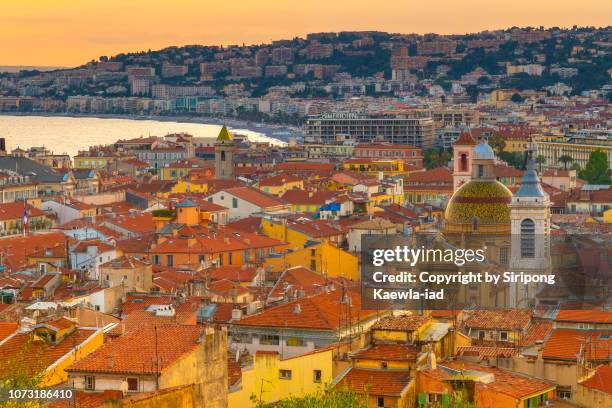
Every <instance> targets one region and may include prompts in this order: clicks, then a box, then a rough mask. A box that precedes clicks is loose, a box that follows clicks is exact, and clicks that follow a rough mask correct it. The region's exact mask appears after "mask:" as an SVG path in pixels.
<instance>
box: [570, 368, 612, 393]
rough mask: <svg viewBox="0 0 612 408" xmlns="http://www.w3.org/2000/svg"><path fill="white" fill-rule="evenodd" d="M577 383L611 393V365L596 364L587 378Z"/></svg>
mask: <svg viewBox="0 0 612 408" xmlns="http://www.w3.org/2000/svg"><path fill="white" fill-rule="evenodd" d="M578 384H580V385H582V386H583V387H587V388H592V389H595V390H599V391H601V392H604V393H606V394H608V395H612V366H609V365H600V366H597V368H596V369H595V370H594V371H593V373H592V374H591V375H590V376H589V377H588V378H587V379H585V380H582V381H579V382H578Z"/></svg>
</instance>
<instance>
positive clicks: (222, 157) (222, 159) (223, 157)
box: [221, 150, 225, 161]
mask: <svg viewBox="0 0 612 408" xmlns="http://www.w3.org/2000/svg"><path fill="white" fill-rule="evenodd" d="M221 161H225V150H221Z"/></svg>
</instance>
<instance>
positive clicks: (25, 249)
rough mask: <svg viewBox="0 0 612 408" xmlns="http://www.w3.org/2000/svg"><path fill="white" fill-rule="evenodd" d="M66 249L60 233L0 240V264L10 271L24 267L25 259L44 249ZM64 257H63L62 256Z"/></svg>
mask: <svg viewBox="0 0 612 408" xmlns="http://www.w3.org/2000/svg"><path fill="white" fill-rule="evenodd" d="M55 247H61V248H63V249H64V254H65V248H66V236H65V235H64V234H63V233H61V232H57V233H49V234H30V235H28V236H27V237H22V236H17V237H9V238H3V239H0V253H2V263H3V264H4V265H5V266H7V267H9V268H10V269H11V270H12V271H17V270H19V269H21V268H23V267H25V266H26V265H27V263H28V261H27V258H28V257H29V256H32V255H34V254H36V253H44V251H45V250H46V249H49V248H55ZM64 256H65V255H64Z"/></svg>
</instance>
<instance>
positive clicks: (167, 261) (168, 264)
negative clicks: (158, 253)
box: [166, 255, 174, 266]
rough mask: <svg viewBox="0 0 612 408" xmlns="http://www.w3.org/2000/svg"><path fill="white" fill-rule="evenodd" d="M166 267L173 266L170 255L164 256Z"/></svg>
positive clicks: (172, 258) (172, 259)
mask: <svg viewBox="0 0 612 408" xmlns="http://www.w3.org/2000/svg"><path fill="white" fill-rule="evenodd" d="M166 265H167V266H173V265H174V257H173V256H172V255H168V256H166Z"/></svg>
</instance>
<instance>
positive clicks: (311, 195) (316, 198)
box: [281, 189, 334, 205]
mask: <svg viewBox="0 0 612 408" xmlns="http://www.w3.org/2000/svg"><path fill="white" fill-rule="evenodd" d="M333 197H334V193H333V192H331V191H306V190H298V189H293V190H288V191H286V192H285V194H283V195H282V196H281V198H282V199H283V200H285V201H287V202H288V203H291V204H294V205H307V204H314V205H323V204H325V202H326V201H328V200H331V199H333Z"/></svg>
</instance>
